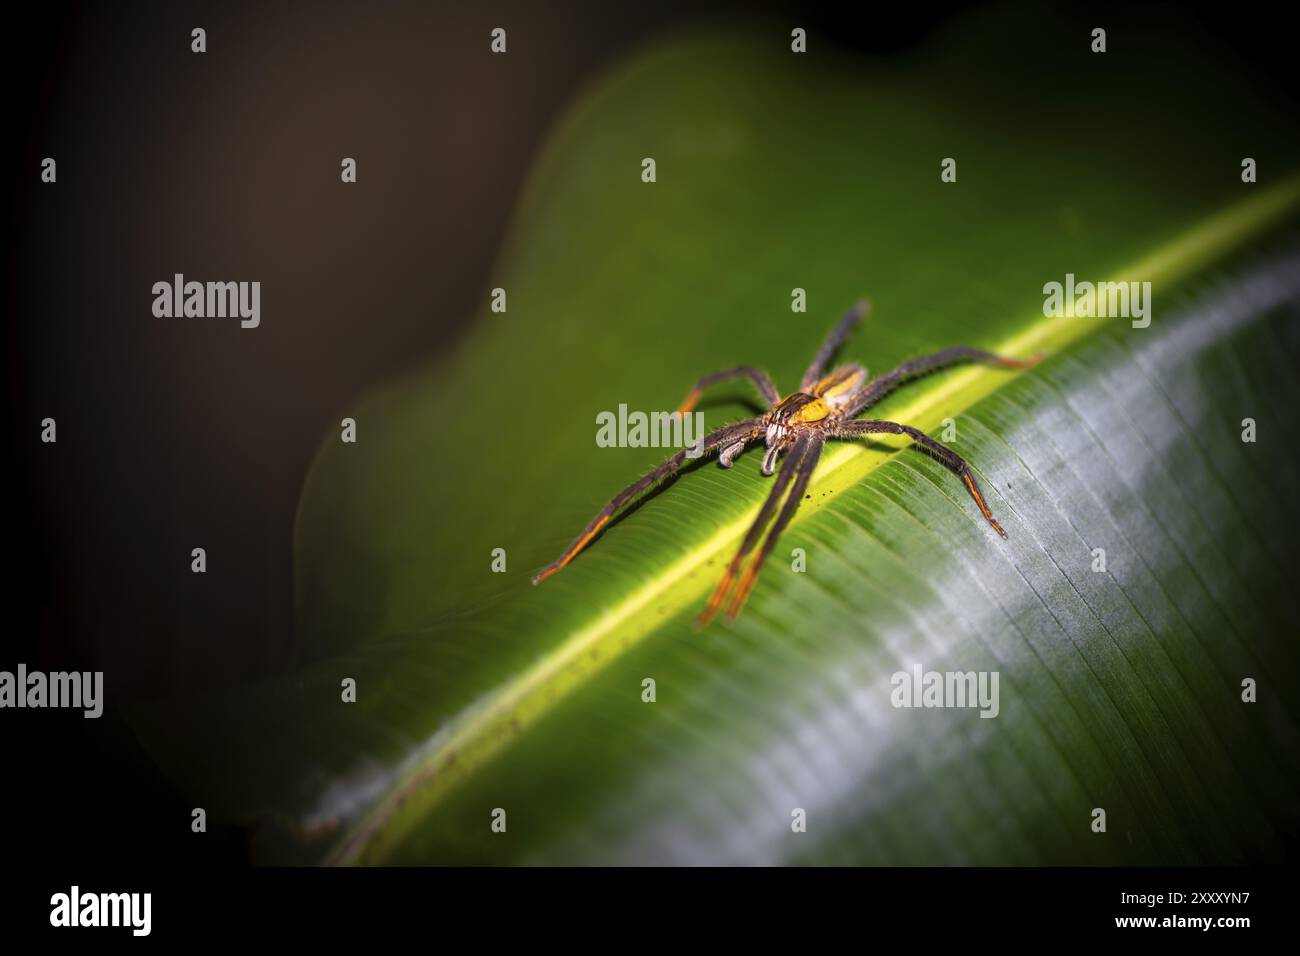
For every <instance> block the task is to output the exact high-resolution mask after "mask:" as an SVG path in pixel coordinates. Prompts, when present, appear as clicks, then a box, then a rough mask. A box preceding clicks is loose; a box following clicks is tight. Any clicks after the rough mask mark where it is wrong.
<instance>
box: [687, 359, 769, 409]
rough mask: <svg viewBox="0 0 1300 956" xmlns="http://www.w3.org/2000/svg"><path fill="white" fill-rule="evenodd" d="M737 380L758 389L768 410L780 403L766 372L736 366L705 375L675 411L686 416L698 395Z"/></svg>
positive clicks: (750, 366) (745, 366)
mask: <svg viewBox="0 0 1300 956" xmlns="http://www.w3.org/2000/svg"><path fill="white" fill-rule="evenodd" d="M737 378H749V379H751V380H752V381H753V382H754V385H756V386H757V387H758V391H759V394H761V395H762V396H763V400H764V401H765V402H767V404H768V407H769V408H770V407H771V406H773V405H775V404H776V403H777V402H779V401H781V393H780V392H778V391H777V390H776V386H775V385H774V384H772V380H771V379H770V378H769V377H768V375H767V373H766V372H764V371H762V370H761V369H756V368H754V367H753V366H752V365H738V366H736V367H735V368H729V369H726V370H725V371H722V372H714V373H713V374H712V375H705V376H704V377H703V378H701V379H700V380H699V381H698V382H696V383H695V387H694V388H692V389H691V390H690V391H689V392H687V393H686V397H685V398H684V399H682V403H681V404H680V405H678V406H677V411H679V412H680V413H682V414H683V415H684V414H686V413H687V412H689V411H691V410H692V409H694V408H695V406H696V405H697V404H698V403H699V401H700V395H701V394H702V393H703V392H704V390H705V389H706V388H708V387H709V386H710V385H720V384H722V383H723V382H730V381H731V380H733V379H737Z"/></svg>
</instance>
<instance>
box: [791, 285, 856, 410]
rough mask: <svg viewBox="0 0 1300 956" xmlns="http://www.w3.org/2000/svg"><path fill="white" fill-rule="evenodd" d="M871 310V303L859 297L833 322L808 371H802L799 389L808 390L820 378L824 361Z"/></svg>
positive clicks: (827, 360)
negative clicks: (853, 304) (852, 305)
mask: <svg viewBox="0 0 1300 956" xmlns="http://www.w3.org/2000/svg"><path fill="white" fill-rule="evenodd" d="M870 312H871V303H870V302H868V301H867V300H866V299H861V300H859V301H858V303H857V304H856V305H855V306H854V307H853V308H851V309H849V311H847V312H845V313H844V317H843V318H841V319H840V320H839V322H837V323H836V324H835V328H833V329H831V332H830V335H828V336H826V341H824V342H822V347H821V348H819V349H818V350H817V355H816V357H815V358H813V360H812V364H811V365H809V366H808V371H806V372H804V373H803V381H802V382H800V383H799V391H801V392H807V391H810V390H811V389H812V387H813V385H814V384H816V382H817V380H818V379H819V378H821V376H822V372H823V371H824V370H825V368H826V363H827V362H829V361H830V360H831V356H832V355H834V354H835V350H836V349H838V348H839V347H840V346H841V345H843V344H844V340H845V339H847V338H848V337H849V333H850V332H852V331H853V329H854V328H855V327H856V326H857V324H858V323H859V322H861V321H862V320H863V319H864V318H866V317H867V314H868V313H870Z"/></svg>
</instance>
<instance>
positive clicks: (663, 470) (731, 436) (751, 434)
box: [533, 418, 764, 584]
mask: <svg viewBox="0 0 1300 956" xmlns="http://www.w3.org/2000/svg"><path fill="white" fill-rule="evenodd" d="M763 427H764V422H763V419H758V418H751V419H748V420H747V421H743V422H736V423H735V424H733V425H724V426H723V427H722V428H719V429H718V430H717V431H715V432H711V433H710V434H708V435H705V436H704V438H703V439H701V440H700V441H699V442H698V443H696V444H695V445H692V446H691V447H689V448H683V449H682V450H681V451H678V452H676V453H674V454H673V456H672V457H671V458H669V459H668V460H667V461H665V462H664V463H663V464H662V465H660V466H659V467H658V468H656V469H654V471H651V472H650V473H649V474H646V475H642V476H641V477H640V478H638V479H637V480H636V481H634V482H632V484H630V485H628V486H627V487H626V488H624V489H623V490H622V491H620V492H619V493H618V494H617V495H615V496H614V497H613V498H612V499H611V500H610V502H609V504H607V505H605V507H604V508H601V509H600V513H599V514H597V515H596V517H595V518H593V519H592V520H591V523H590V524H589V525H587V527H586V528H584V529H583V531H582V534H580V535H578V538H577V540H575V541H574V542H573V544H571V545H569V547H568V548H567V549H566V550H565V552H564V553H563V554H562V555H560V556H559V557H558V558H556V559H555V560H554V561H552V562H551V563H550V564H548V565H547V566H546V567H544V568H542V570H540V571H538V572H537V574H535V575H533V583H534V584H541V583H542V582H543V581H545V580H546V579H547V578H549V577H550V576H551V575H552V574H555V573H557V572H558V571H560V570H561V569H562V568H563V567H564V566H565V565H566V564H568V563H569V562H570V561H572V560H573V559H574V558H576V557H577V556H578V553H579V552H581V551H582V549H583V548H585V547H586V546H587V545H589V544H590V543H591V542H592V540H593V539H594V538H595V537H596V535H597V534H599V533H600V531H601V529H602V528H604V527H605V525H607V524H609V522H610V521H611V520H612V519H613V517H614V515H616V514H618V512H619V510H620V509H622V508H623V507H624V506H625V505H628V504H631V503H632V502H633V501H634V500H635V499H636V498H637V497H638V496H640V495H641V493H642V492H645V491H648V490H649V489H650V488H653V487H654V486H655V485H657V484H659V482H661V481H663V480H664V479H665V478H668V477H669V476H670V475H672V474H673V473H674V472H675V471H677V469H678V468H680V467H682V465H684V464H686V462H687V461H690V460H694V459H697V458H703V457H704V456H705V455H707V454H708V453H709V452H711V451H713V450H714V449H717V448H722V449H723V450H724V451H723V454H726V453H727V452H731V451H732V449H733V448H735V446H736V445H740V446H741V448H743V447H744V445H745V443H746V442H748V441H752V440H753V439H755V438H757V437H758V436H759V435H761V434H762V433H763ZM734 455H735V452H733V453H732V457H734Z"/></svg>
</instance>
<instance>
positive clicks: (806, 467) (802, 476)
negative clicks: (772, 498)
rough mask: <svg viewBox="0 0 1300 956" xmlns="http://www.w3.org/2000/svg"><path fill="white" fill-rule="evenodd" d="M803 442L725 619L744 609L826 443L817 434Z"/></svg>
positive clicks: (800, 502)
mask: <svg viewBox="0 0 1300 956" xmlns="http://www.w3.org/2000/svg"><path fill="white" fill-rule="evenodd" d="M805 441H807V442H808V447H807V450H806V451H805V452H804V455H803V457H802V458H800V459H799V462H798V465H797V468H798V470H797V471H796V472H795V476H794V481H793V482H791V484H790V493H789V494H788V495H787V496H786V499H785V504H784V505H782V506H781V513H780V514H778V515H777V516H776V521H774V522H772V528H771V530H770V531H768V533H767V537H766V538H764V539H763V546H762V547H761V548H759V549H758V554H756V555H754V557H753V559H752V560H750V562H749V566H748V567H747V568H745V573H744V575H743V576H742V577H741V579H740V584H738V585H737V586H736V593H735V595H734V596H733V597H732V599H731V604H730V606H728V608H727V617H729V618H733V619H734V618H735V616H736V615H737V614H739V613H740V609H741V608H742V607H744V605H745V601H746V599H748V597H749V592H750V591H752V590H753V589H754V584H755V582H757V581H758V571H759V569H760V568H761V567H762V566H763V562H764V561H766V560H767V556H768V555H769V554H771V553H772V549H773V548H774V547H776V539H777V538H779V537H781V532H783V531H785V529H786V525H788V524H789V523H790V519H792V518H793V517H794V513H795V511H797V510H798V508H799V505H800V504H802V503H803V501H802V499H803V493H804V490H805V489H806V488H807V487H808V481H809V479H811V478H812V473H813V469H815V468H816V467H817V459H818V458H820V457H821V453H822V447H823V446H824V445H825V443H826V441H825V439H824V438H822V436H821V435H817V434H814V435H810V436H808V438H807V439H805Z"/></svg>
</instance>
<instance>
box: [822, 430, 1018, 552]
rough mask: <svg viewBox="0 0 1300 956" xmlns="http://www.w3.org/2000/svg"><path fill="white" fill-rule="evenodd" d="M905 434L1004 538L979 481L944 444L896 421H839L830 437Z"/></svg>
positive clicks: (1003, 533) (964, 461)
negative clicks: (953, 478) (949, 473)
mask: <svg viewBox="0 0 1300 956" xmlns="http://www.w3.org/2000/svg"><path fill="white" fill-rule="evenodd" d="M885 433H888V434H891V435H908V436H910V437H912V438H913V439H915V440H916V442H917V443H918V444H920V445H923V446H924V447H925V448H927V449H929V451H930V452H931V453H932V454H933V455H934V457H936V458H938V459H939V461H941V462H943V464H945V465H947V466H948V467H949V468H951V469H952V470H953V471H954V472H956V473H957V477H958V478H960V479H961V480H962V483H963V484H965V485H966V490H967V491H969V492H970V496H971V497H972V498H974V499H975V504H976V505H978V506H979V509H980V514H982V515H983V516H984V520H985V521H987V522H988V523H989V524H990V525H992V526H993V530H994V531H996V532H997V533H998V534H1000V535H1001V536H1002V537H1004V538H1005V537H1006V536H1007V533H1006V532H1005V531H1003V530H1002V525H1000V524H998V522H997V519H996V518H994V517H993V512H991V511H990V510H989V506H988V503H987V502H986V501H985V500H984V493H983V492H982V491H980V486H979V482H978V481H976V480H975V473H974V472H973V471H971V468H970V465H968V464H967V463H966V459H964V458H962V456H961V455H959V454H957V453H956V452H955V451H953V450H952V449H951V448H949V447H948V446H947V445H941V444H940V443H939V442H937V441H935V440H934V439H933V438H931V437H930V436H929V435H927V434H926V433H925V432H923V431H921V430H920V429H919V428H913V427H912V426H910V425H900V424H898V422H886V421H878V420H875V419H857V420H856V421H851V422H840V423H839V424H837V425H835V426H834V427H833V428H832V429H831V434H832V435H834V436H835V437H836V438H857V437H859V436H860V435H879V434H885Z"/></svg>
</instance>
